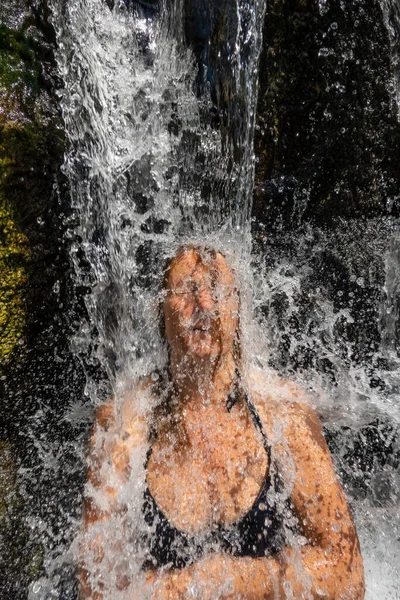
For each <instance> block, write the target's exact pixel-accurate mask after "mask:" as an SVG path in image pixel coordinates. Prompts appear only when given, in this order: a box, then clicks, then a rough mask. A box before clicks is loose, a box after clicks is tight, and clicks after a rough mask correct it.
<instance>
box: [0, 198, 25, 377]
mask: <svg viewBox="0 0 400 600" xmlns="http://www.w3.org/2000/svg"><path fill="white" fill-rule="evenodd" d="M28 259H29V247H28V240H27V238H26V236H24V235H23V234H22V233H21V232H20V231H18V228H17V225H16V223H15V222H14V220H13V218H12V214H11V211H10V210H9V209H8V207H7V203H6V201H5V199H4V198H3V197H2V195H1V193H0V372H1V370H2V368H4V366H5V365H6V364H7V363H8V361H9V359H10V358H11V355H12V354H13V352H14V351H15V350H16V349H17V348H18V345H19V343H20V342H21V340H22V338H23V334H24V328H25V320H26V315H25V308H24V300H23V298H24V292H25V287H26V283H27V274H26V268H25V264H26V262H27V260H28Z"/></svg>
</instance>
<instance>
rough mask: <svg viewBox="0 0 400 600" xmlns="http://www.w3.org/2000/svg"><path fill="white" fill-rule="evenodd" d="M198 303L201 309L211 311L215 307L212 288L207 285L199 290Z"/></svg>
mask: <svg viewBox="0 0 400 600" xmlns="http://www.w3.org/2000/svg"><path fill="white" fill-rule="evenodd" d="M196 297H197V305H198V307H199V308H200V309H201V310H205V311H211V310H212V309H213V308H214V300H213V297H212V294H211V290H210V289H209V288H207V287H205V286H204V287H201V288H200V289H199V291H198V292H197V295H196Z"/></svg>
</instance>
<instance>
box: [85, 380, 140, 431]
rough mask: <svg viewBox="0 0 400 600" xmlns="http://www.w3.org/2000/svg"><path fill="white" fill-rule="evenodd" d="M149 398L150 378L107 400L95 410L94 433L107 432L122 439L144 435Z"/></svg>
mask: <svg viewBox="0 0 400 600" xmlns="http://www.w3.org/2000/svg"><path fill="white" fill-rule="evenodd" d="M151 398H152V387H151V378H150V377H146V378H143V379H141V380H139V382H137V383H136V384H135V385H134V386H132V387H131V388H130V389H127V390H125V391H124V392H123V393H122V394H121V396H120V397H113V398H110V399H108V400H107V401H106V402H104V403H103V404H100V405H99V406H98V408H97V409H96V417H95V422H94V428H93V431H94V433H96V432H97V433H100V432H103V433H106V432H108V433H110V434H115V435H120V436H122V437H123V438H127V437H128V436H130V435H132V434H140V433H141V434H144V430H145V424H146V422H147V421H148V418H147V417H148V413H149V411H150V409H151Z"/></svg>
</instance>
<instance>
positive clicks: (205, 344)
mask: <svg viewBox="0 0 400 600" xmlns="http://www.w3.org/2000/svg"><path fill="white" fill-rule="evenodd" d="M186 352H187V354H188V355H190V356H197V357H199V358H205V357H212V356H218V355H219V354H220V349H219V344H216V343H215V341H214V340H213V339H212V336H211V334H210V333H209V332H199V333H192V334H190V335H189V336H188V337H187V339H186Z"/></svg>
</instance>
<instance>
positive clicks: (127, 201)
mask: <svg viewBox="0 0 400 600" xmlns="http://www.w3.org/2000/svg"><path fill="white" fill-rule="evenodd" d="M200 4H201V3H198V4H197V3H196V2H195V3H194V4H193V6H191V10H194V11H195V10H196V6H197V7H198V9H199V6H200ZM222 4H223V7H222V8H221V9H220V10H221V11H225V15H226V19H221V18H220V12H218V10H217V8H216V7H215V6H214V3H212V2H211V0H210V3H208V2H205V3H204V6H205V7H206V8H205V9H204V10H205V12H206V13H207V14H208V15H209V17H208V21H207V19H206V21H207V22H206V25H205V30H206V33H205V34H204V35H205V37H204V39H205V41H204V40H203V41H202V42H201V43H200V46H201V47H200V50H199V49H197V50H196V51H195V50H193V49H192V48H191V47H190V45H188V44H187V43H186V42H184V40H185V22H184V14H185V6H184V3H183V0H176V1H175V2H172V3H171V2H169V1H168V0H164V2H163V3H161V4H160V5H155V4H153V3H144V2H143V3H141V2H137V3H135V2H134V3H131V4H130V5H129V6H127V5H125V4H124V3H123V2H121V3H116V4H115V6H114V7H112V8H110V7H109V6H108V5H107V3H105V2H103V1H102V0H66V1H64V0H63V1H61V0H53V1H52V10H53V23H54V26H55V29H56V32H57V39H58V53H57V60H58V65H59V71H60V75H61V77H62V80H63V82H64V89H63V92H62V97H61V104H62V111H63V118H64V122H65V128H66V133H67V137H68V142H69V151H68V153H67V155H66V158H65V164H64V167H63V168H64V172H65V173H66V175H67V177H68V180H69V183H70V190H71V201H72V207H73V213H74V214H73V217H72V218H71V222H70V227H69V231H68V236H69V239H70V247H71V262H72V266H73V270H74V280H75V285H76V288H77V290H80V291H79V293H80V294H82V295H83V297H84V303H85V308H86V315H87V317H86V319H84V321H83V322H81V323H80V324H79V326H78V327H77V328H76V331H75V334H74V335H73V339H72V342H71V343H72V347H73V351H74V353H75V354H76V355H77V356H79V357H80V358H81V360H82V362H83V364H84V365H85V368H86V372H87V380H86V387H85V398H84V399H83V401H82V403H80V402H78V403H77V404H76V405H74V406H71V407H70V410H69V413H68V419H70V421H71V422H80V421H84V420H85V419H86V420H90V418H91V413H90V410H89V409H88V407H93V406H96V405H98V404H99V403H101V402H102V401H103V400H104V399H106V398H107V397H109V396H110V395H113V396H114V397H115V398H117V400H118V399H122V398H123V397H124V395H125V394H126V393H127V391H129V390H132V389H134V386H135V382H137V381H138V379H139V378H140V377H141V376H143V375H147V374H149V373H151V372H153V371H154V370H155V369H156V368H160V367H161V366H162V365H164V364H165V362H166V358H167V357H166V353H165V348H164V345H163V343H162V341H161V339H160V334H159V326H158V323H159V303H160V292H159V284H160V278H161V276H162V268H163V265H164V264H165V262H166V260H167V259H168V258H169V257H171V256H173V255H174V253H175V252H176V249H177V248H178V247H179V245H181V244H182V243H186V242H189V241H195V242H196V241H201V242H202V243H206V244H209V245H211V246H213V247H216V248H217V249H222V250H223V251H224V253H225V254H226V255H227V256H228V257H229V259H230V261H231V262H232V264H233V265H234V267H235V270H236V273H237V277H238V280H239V283H240V288H241V290H242V307H241V310H242V315H241V319H242V325H243V326H242V329H243V335H244V354H245V358H246V362H247V364H248V365H250V364H252V365H256V366H257V367H258V368H262V369H265V370H267V371H268V370H271V369H276V370H277V371H279V372H280V373H281V374H282V375H283V376H285V377H287V376H289V377H292V378H293V377H294V378H296V379H297V380H298V381H299V382H300V383H301V385H302V386H303V387H305V388H306V389H307V391H308V392H309V394H310V395H311V397H312V399H313V403H314V405H315V407H316V408H317V410H318V412H319V413H320V415H321V417H322V419H323V422H324V425H325V428H326V432H327V436H328V439H329V440H330V444H331V447H332V448H333V450H334V456H335V461H336V464H337V468H338V470H339V472H340V474H341V477H342V480H343V482H344V485H345V488H346V491H347V493H348V494H349V497H350V500H351V504H352V507H353V510H354V514H355V520H356V522H357V525H358V530H359V535H360V539H361V544H362V550H363V555H364V560H365V568H366V579H367V596H366V597H367V598H368V599H369V600H395V599H396V598H400V587H399V580H400V578H399V566H398V565H399V563H400V560H399V558H400V514H399V512H400V477H399V471H398V469H399V464H398V457H399V452H400V445H399V444H400V442H399V436H398V434H399V430H400V429H399V427H400V411H399V404H398V393H399V389H400V364H399V358H398V352H399V350H398V339H399V338H398V312H399V281H398V271H399V268H400V251H399V242H398V237H397V236H398V233H397V232H396V231H394V233H393V230H395V228H396V223H395V219H377V220H376V221H375V222H371V223H370V224H369V229H368V227H367V228H366V230H365V231H363V237H362V239H360V238H359V239H357V236H358V230H357V228H356V226H354V227H353V226H352V225H348V226H347V225H345V224H342V226H341V227H339V228H336V230H334V231H331V232H329V231H326V230H323V229H322V228H318V227H312V226H311V225H310V226H306V227H304V228H302V230H301V231H297V232H295V233H293V232H286V233H283V232H282V239H281V240H280V245H279V246H278V245H276V244H275V245H274V244H272V243H269V240H268V232H266V233H265V236H264V238H263V240H262V241H260V240H259V241H258V243H257V244H254V245H253V241H252V234H251V214H252V189H253V177H254V153H253V136H254V124H255V107H256V102H257V93H256V91H257V72H258V62H259V55H260V50H261V41H262V40H261V36H262V24H263V18H264V10H265V8H266V7H265V3H264V2H263V0H226V2H224V3H222ZM386 4H387V3H385V5H386ZM325 5H326V2H320V10H321V11H323V10H325ZM210 7H211V8H210ZM203 8H204V7H203ZM199 10H200V9H199ZM207 11H208V12H207ZM204 14H205V13H204V11H203V13H201V15H204ZM198 18H200V17H198ZM207 28H208V29H207ZM209 39H211V40H212V41H213V43H217V42H216V41H218V46H217V48H218V51H217V50H216V48H212V47H211V45H209V44H208V40H209ZM213 53H215V54H216V56H214V55H213ZM294 218H295V219H296V218H297V217H296V215H294ZM352 227H353V228H352ZM393 235H394V237H392V242H391V243H390V244H389V243H388V240H389V238H390V237H391V236H393ZM285 236H286V237H285ZM282 248H284V250H282ZM290 248H291V249H292V251H289V250H288V249H290ZM331 251H334V253H336V254H335V255H336V257H338V256H340V259H341V261H342V263H343V264H346V265H347V266H348V272H349V273H348V276H349V281H348V285H347V288H346V289H345V288H344V287H343V289H341V288H340V285H339V287H338V293H337V295H336V296H335V298H334V299H333V300H332V290H331V289H330V287H329V286H330V284H329V282H328V281H327V280H324V277H323V276H322V273H323V271H324V268H325V267H326V264H327V261H328V260H329V253H330V252H331ZM369 255H370V256H371V258H370V259H369ZM355 256H356V257H358V256H360V260H359V261H358V262H357V260H353V261H352V260H351V258H350V257H355ZM384 256H386V259H385V260H386V263H385V264H386V281H384V282H382V272H379V266H380V263H379V261H378V258H379V257H380V258H382V257H384ZM250 265H251V266H252V269H250ZM363 290H364V291H363ZM82 291H83V292H82ZM357 294H358V296H357ZM363 294H364V295H365V297H366V296H368V297H369V298H371V300H370V303H369V304H368V301H367V300H366V301H365V302H366V304H365V306H368V307H369V308H370V310H371V311H372V312H374V311H375V313H376V321H377V322H379V324H380V325H379V327H380V336H381V337H380V338H379V340H378V341H377V340H376V339H375V338H374V339H372V338H371V339H368V336H369V332H368V331H367V332H366V333H365V339H363V340H361V342H360V340H359V338H357V336H356V335H353V332H354V331H356V330H357V326H358V324H357V323H358V322H357V317H355V316H354V312H355V311H357V306H356V302H357V298H359V297H361V296H362V295H363ZM343 295H344V296H345V297H343V299H342V300H341V298H342V296H343ZM363 297H364V296H363ZM352 298H353V300H352ZM375 313H374V314H375ZM362 318H363V317H362V315H361V316H360V319H362ZM355 321H356V323H355ZM374 331H375V330H374ZM360 344H361V345H360ZM360 347H362V349H363V350H360ZM366 348H367V350H365V349H366ZM362 352H364V355H362V356H361V354H362ZM293 365H297V368H293ZM299 365H300V367H299ZM99 371H101V373H102V374H103V375H102V377H98V372H99ZM371 382H372V383H371ZM375 383H376V385H375ZM143 401H144V403H146V402H147V401H148V402H150V400H148V399H147V400H146V398H144V400H143ZM371 423H372V424H373V425H372V429H371ZM371 431H373V434H371ZM365 435H367V437H368V436H369V435H375V436H376V437H375V438H373V439H372V438H371V439H368V440H367V442H365ZM374 440H375V441H374ZM374 443H375V446H374ZM379 443H380V445H379ZM363 444H364V445H363ZM382 445H383V446H385V447H386V450H387V455H388V456H389V459H387V456H386V458H385V460H384V461H383V459H382V457H380V456H377V457H376V459H375V458H374V457H373V456H371V452H373V449H374V448H376V447H378V446H379V447H382ZM352 456H353V457H355V458H354V460H352ZM143 464H144V456H143V453H140V452H139V453H138V456H137V458H136V461H135V465H134V468H136V469H137V471H136V475H135V477H133V478H132V482H133V483H131V485H130V486H128V488H129V489H128V488H127V490H126V494H127V495H129V502H128V505H129V510H130V520H131V522H132V523H134V524H135V523H136V525H137V526H139V525H138V523H139V521H140V518H141V517H140V514H139V513H140V510H139V506H140V497H141V496H140V494H141V492H142V487H141V485H142V483H141V482H142V479H143V473H142V470H143V469H142V467H143ZM382 465H383V466H382ZM113 527H114V530H113V531H110V530H108V532H107V535H108V536H109V543H110V544H112V543H114V542H116V541H117V540H118V539H124V543H125V544H126V546H125V547H126V552H125V554H124V565H123V568H125V569H127V570H128V572H129V574H130V576H131V577H132V578H133V579H134V578H135V577H140V560H141V556H140V552H139V551H138V549H137V546H136V545H135V539H134V536H131V537H130V538H129V539H126V538H124V537H123V536H124V535H125V534H124V532H123V527H122V525H121V523H119V522H117V523H114V524H113ZM72 528H75V530H76V531H78V524H77V523H74V524H73V526H72ZM78 538H79V536H78V537H77V538H75V540H74V542H73V543H72V545H71V547H69V548H67V550H65V549H64V550H63V553H61V554H57V551H56V550H54V548H53V549H51V550H49V555H48V559H46V561H47V562H46V568H47V575H46V576H45V577H42V578H41V579H40V580H38V581H36V582H35V583H34V584H33V585H32V586H31V590H30V600H33V599H34V598H38V599H44V598H55V597H60V593H59V591H57V590H59V566H60V563H63V562H65V563H67V562H69V561H70V562H72V563H73V562H74V560H75V558H74V557H75V556H76V552H77V546H78V541H77V540H78ZM121 568H122V567H121ZM110 585H113V582H112V581H111V583H110ZM71 593H72V592H71ZM118 597H119V595H118V593H117V591H116V590H115V594H114V596H113V598H118Z"/></svg>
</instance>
